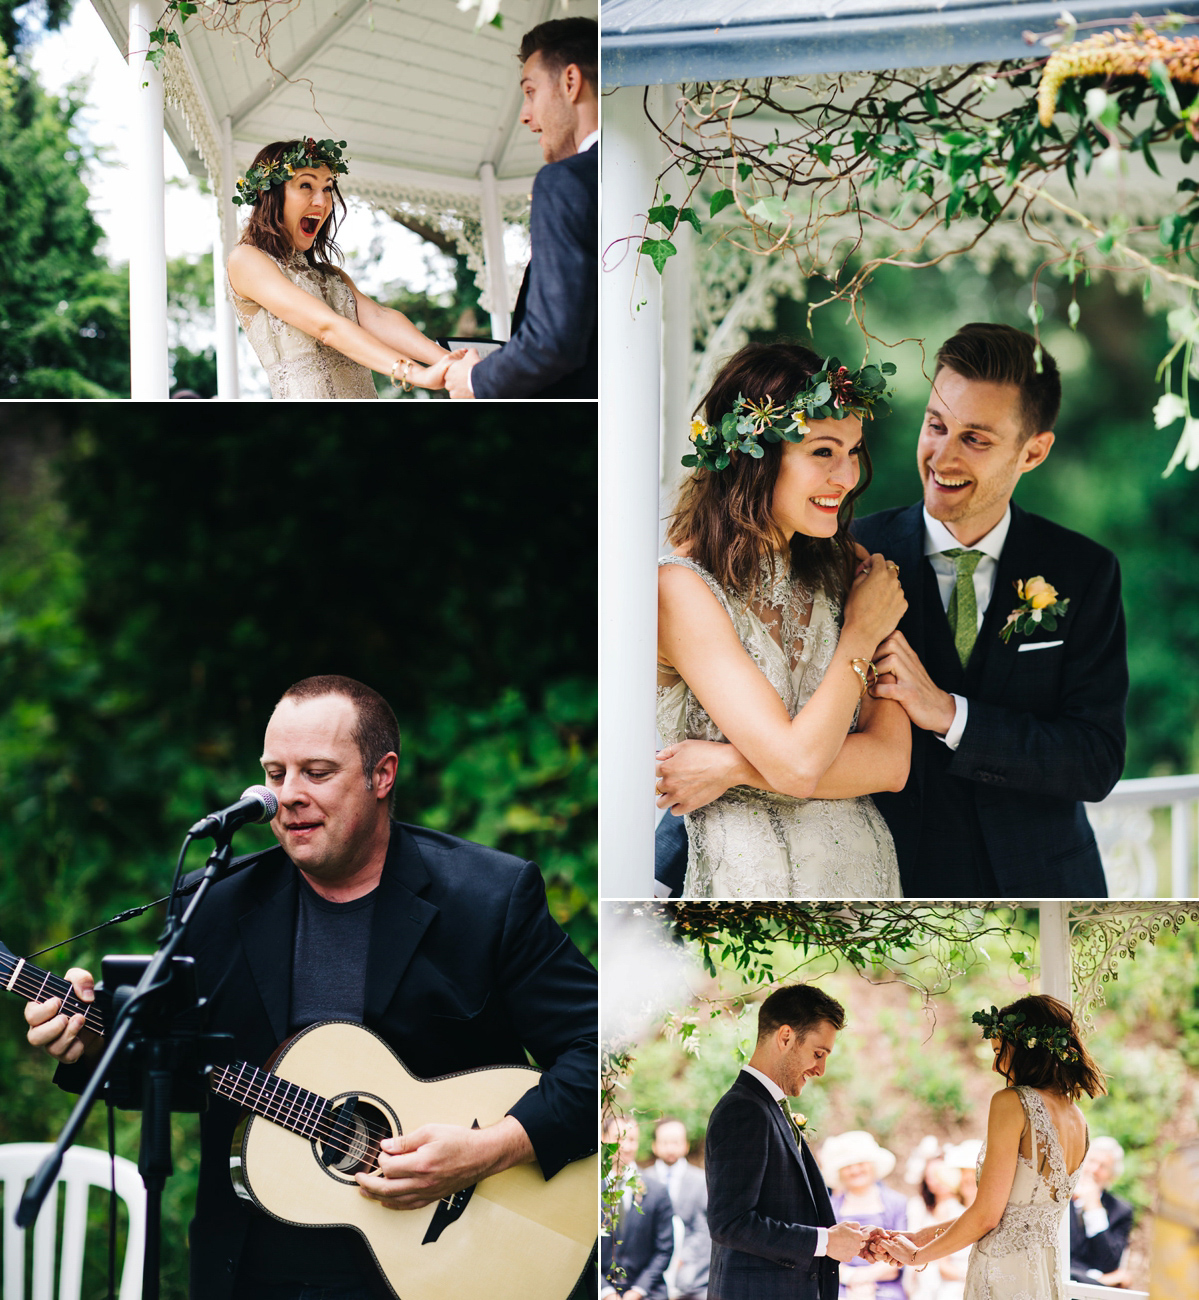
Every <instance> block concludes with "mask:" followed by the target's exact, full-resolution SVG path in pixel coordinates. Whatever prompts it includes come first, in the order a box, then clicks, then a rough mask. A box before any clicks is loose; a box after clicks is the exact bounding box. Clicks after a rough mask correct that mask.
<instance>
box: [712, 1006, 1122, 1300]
mask: <svg viewBox="0 0 1199 1300" xmlns="http://www.w3.org/2000/svg"><path fill="white" fill-rule="evenodd" d="M972 1019H973V1021H974V1023H975V1024H978V1025H979V1026H980V1027H981V1028H982V1032H983V1036H984V1037H985V1038H988V1039H990V1042H991V1048H992V1050H993V1051H994V1053H995V1055H994V1060H993V1062H992V1067H991V1068H992V1069H993V1070H994V1072H995V1073H996V1074H998V1075H999V1076H1000V1077H1001V1078H1002V1079H1003V1080H1004V1081H1005V1085H1006V1086H1005V1087H1004V1088H1003V1089H1002V1090H1001V1091H999V1092H997V1093H996V1094H995V1096H994V1097H993V1098H992V1099H991V1108H990V1114H989V1116H988V1119H987V1140H986V1143H985V1145H984V1147H983V1150H982V1153H981V1155H980V1169H979V1183H978V1194H977V1196H976V1197H975V1199H974V1201H973V1202H972V1204H971V1205H970V1206H969V1207H968V1208H967V1209H965V1210H964V1211H963V1212H962V1214H961V1215H960V1216H959V1217H958V1218H956V1219H954V1220H953V1221H952V1222H950V1223H942V1224H932V1225H930V1226H929V1227H927V1228H923V1229H921V1230H920V1231H919V1232H913V1233H909V1234H903V1233H898V1232H892V1231H888V1230H887V1229H884V1228H877V1227H869V1226H864V1225H862V1224H861V1223H858V1222H855V1221H847V1222H841V1223H838V1222H837V1221H836V1214H835V1212H834V1210H833V1205H832V1201H831V1199H830V1197H829V1193H828V1190H827V1188H826V1186H825V1181H824V1178H823V1176H822V1174H821V1172H820V1169H819V1167H818V1165H817V1163H816V1160H815V1157H814V1156H813V1155H812V1152H811V1150H810V1149H809V1147H808V1142H807V1137H808V1136H809V1134H808V1132H807V1127H808V1126H807V1122H806V1120H805V1119H804V1118H803V1117H802V1116H800V1115H795V1114H792V1112H791V1110H790V1107H789V1105H788V1098H790V1097H798V1096H799V1095H800V1093H801V1092H802V1090H803V1088H804V1086H805V1084H807V1083H808V1082H809V1081H810V1080H812V1079H818V1078H819V1077H820V1076H821V1075H822V1074H823V1073H824V1071H825V1065H826V1062H827V1060H828V1058H829V1055H830V1054H831V1053H832V1051H833V1050H834V1048H835V1046H836V1041H837V1035H838V1033H839V1032H840V1031H841V1030H842V1029H843V1028H844V1026H845V1011H844V1008H843V1007H842V1006H841V1004H840V1003H839V1002H837V1001H836V999H834V998H831V997H829V996H828V994H826V993H824V992H823V991H821V990H820V989H818V988H816V987H815V986H814V985H807V984H794V985H788V986H784V987H783V988H780V989H777V990H776V991H775V992H774V993H772V994H771V995H770V996H769V997H768V998H767V999H766V1000H765V1001H764V1002H763V1003H762V1004H761V1006H760V1007H759V1009H758V1038H757V1043H756V1045H755V1048H754V1052H753V1055H752V1056H751V1057H750V1061H749V1064H748V1065H746V1066H744V1067H743V1068H742V1070H741V1072H740V1074H739V1075H738V1076H737V1078H736V1080H735V1081H734V1083H733V1085H732V1086H731V1087H730V1088H729V1090H728V1092H726V1093H725V1095H724V1096H723V1097H722V1098H721V1099H720V1101H719V1102H718V1103H717V1104H716V1108H715V1109H714V1110H713V1112H712V1115H711V1118H710V1120H709V1121H708V1133H707V1142H706V1147H705V1158H704V1163H705V1169H706V1173H707V1181H708V1228H709V1231H710V1233H711V1237H712V1263H711V1271H710V1274H709V1279H708V1300H776V1298H777V1300H836V1296H837V1294H838V1287H839V1277H840V1271H841V1270H840V1267H839V1266H840V1265H845V1264H849V1263H850V1261H854V1260H858V1259H860V1260H863V1261H865V1262H866V1263H868V1264H872V1265H876V1266H878V1269H877V1275H876V1276H877V1280H879V1281H881V1280H883V1279H884V1277H886V1278H893V1277H895V1276H896V1275H897V1271H898V1270H899V1269H900V1268H904V1267H910V1268H916V1269H922V1268H923V1267H924V1266H925V1265H926V1264H929V1263H932V1262H933V1261H934V1260H938V1259H942V1258H944V1257H945V1256H948V1255H952V1254H955V1253H956V1252H957V1251H959V1250H962V1249H964V1248H965V1247H967V1246H970V1245H973V1247H974V1248H973V1250H972V1251H971V1253H970V1262H969V1265H968V1267H967V1272H966V1285H965V1296H964V1300H1028V1298H1029V1297H1036V1300H1060V1297H1061V1296H1062V1286H1061V1281H1060V1279H1061V1277H1062V1276H1063V1269H1062V1267H1061V1261H1060V1260H1059V1258H1058V1251H1059V1240H1060V1236H1061V1233H1060V1228H1061V1222H1062V1216H1063V1215H1064V1214H1065V1213H1066V1212H1067V1209H1068V1208H1069V1205H1070V1198H1071V1195H1072V1193H1073V1191H1074V1187H1075V1185H1076V1184H1077V1182H1078V1179H1079V1177H1080V1174H1081V1171H1082V1164H1083V1160H1084V1158H1085V1156H1086V1153H1087V1149H1088V1146H1089V1138H1088V1133H1087V1125H1086V1120H1085V1119H1084V1118H1083V1115H1082V1112H1081V1111H1080V1110H1079V1108H1078V1106H1077V1105H1076V1104H1075V1103H1076V1101H1077V1099H1078V1097H1079V1096H1081V1094H1082V1093H1084V1092H1085V1093H1086V1094H1087V1095H1088V1096H1090V1097H1094V1096H1096V1095H1097V1094H1099V1093H1103V1092H1106V1088H1105V1086H1104V1080H1103V1073H1102V1071H1101V1070H1100V1069H1099V1068H1098V1066H1097V1065H1096V1064H1095V1062H1094V1061H1093V1060H1092V1059H1091V1057H1090V1055H1089V1053H1088V1052H1087V1049H1086V1047H1085V1046H1084V1045H1083V1043H1082V1041H1081V1039H1080V1037H1079V1032H1078V1027H1077V1025H1076V1024H1075V1022H1074V1018H1073V1016H1072V1014H1071V1012H1070V1009H1069V1008H1068V1007H1067V1006H1066V1005H1065V1004H1064V1003H1062V1002H1059V1001H1058V1000H1057V999H1056V998H1052V997H1048V996H1046V995H1043V994H1036V995H1031V996H1028V997H1023V998H1020V999H1018V1000H1017V1001H1016V1002H1013V1003H1011V1004H1009V1005H1008V1006H1005V1007H1003V1008H995V1007H992V1008H991V1009H990V1010H989V1011H978V1012H975V1013H974V1015H973V1017H972ZM859 1267H860V1266H859ZM854 1271H855V1272H857V1271H858V1269H857V1268H855V1269H854Z"/></svg>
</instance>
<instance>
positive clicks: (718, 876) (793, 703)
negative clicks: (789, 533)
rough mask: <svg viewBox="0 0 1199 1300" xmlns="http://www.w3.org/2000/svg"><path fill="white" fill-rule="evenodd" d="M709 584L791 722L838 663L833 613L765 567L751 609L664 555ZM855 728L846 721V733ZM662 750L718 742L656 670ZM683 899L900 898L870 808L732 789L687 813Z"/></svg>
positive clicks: (694, 703)
mask: <svg viewBox="0 0 1199 1300" xmlns="http://www.w3.org/2000/svg"><path fill="white" fill-rule="evenodd" d="M658 563H659V564H678V565H681V566H682V567H683V568H686V569H690V570H691V571H692V572H693V573H697V574H699V576H700V577H701V578H702V579H703V580H704V582H706V583H707V585H708V587H709V588H710V589H711V591H712V593H713V595H715V597H716V599H717V600H718V601H720V604H721V606H722V608H723V609H724V611H725V613H726V614H727V615H728V616H729V618H730V620H731V621H732V624H733V627H734V628H735V629H736V632H737V637H738V639H739V640H740V642H741V644H742V645H743V646H744V647H745V651H746V653H747V654H748V655H749V656H750V658H751V659H753V661H754V663H755V664H757V666H758V668H759V669H760V670H761V671H762V673H763V675H764V676H765V677H766V679H767V680H768V681H769V682H770V684H771V686H773V687H774V689H775V690H776V691H777V692H778V694H779V697H780V698H781V699H782V701H783V703H784V704H785V705H786V706H787V712H788V713H789V714H790V715H791V717H795V715H796V714H797V713H798V712H799V711H800V709H802V708H803V706H804V705H805V704H806V703H807V702H808V701H809V700H810V699H811V698H812V695H813V693H814V692H815V690H816V688H817V687H818V686H819V685H820V683H821V681H822V680H823V678H824V674H825V672H826V671H827V669H828V666H829V664H831V663H832V661H833V655H834V654H835V653H836V649H837V641H838V640H839V638H840V634H841V633H840V626H839V616H840V610H839V608H838V607H837V605H836V603H835V602H834V601H831V600H830V599H829V598H828V596H827V595H826V594H825V593H824V592H823V591H817V592H815V593H814V594H812V593H809V592H807V591H805V590H804V589H803V588H802V587H801V586H800V585H799V583H798V582H796V581H795V580H794V579H793V578H792V577H791V576H790V575H789V574H787V573H783V572H782V571H781V566H776V571H775V574H774V575H773V577H772V576H771V573H770V566H769V565H768V564H766V563H763V566H762V572H761V581H760V584H759V587H758V591H757V594H756V596H755V598H754V601H753V603H752V604H751V605H750V606H749V607H748V608H746V606H745V602H744V600H743V598H742V597H740V596H738V595H737V594H736V593H735V592H731V591H726V590H725V589H724V588H723V587H721V585H720V584H719V583H718V582H717V581H716V579H715V578H714V577H713V576H712V575H711V574H710V573H708V572H707V571H706V570H705V569H702V568H701V567H700V566H699V565H698V564H696V563H695V561H694V560H690V559H686V558H684V557H683V556H679V555H669V556H666V557H665V558H663V559H661V560H659V561H658ZM854 725H855V726H856V717H855V723H854ZM658 732H659V734H660V735H661V737H662V739H663V741H664V742H665V743H666V744H668V745H672V744H676V743H677V742H678V741H680V740H685V739H691V740H721V741H723V740H724V739H725V737H724V735H723V733H722V732H721V731H720V728H719V727H717V725H716V724H715V723H714V722H713V721H712V719H711V717H710V716H709V715H708V712H707V710H706V709H705V708H704V706H703V705H702V704H701V703H700V702H699V700H698V699H696V697H695V696H694V695H693V694H692V692H691V690H690V689H689V687H688V686H687V683H686V682H685V681H683V679H682V678H681V677H680V676H679V675H678V673H676V672H675V671H674V670H673V669H668V668H665V667H664V666H661V665H659V669H658ZM686 821H687V839H688V851H687V879H686V883H685V885H684V887H683V894H684V896H685V897H687V898H899V897H901V893H900V886H899V866H898V864H897V862H896V859H895V845H894V844H893V843H892V840H891V832H890V831H889V830H888V829H887V824H886V822H884V821H883V819H882V815H881V814H880V813H879V811H878V809H877V808H876V807H875V806H874V802H873V801H872V800H871V799H870V798H869V797H868V796H862V797H860V798H857V799H796V798H793V797H792V796H791V795H786V794H775V793H773V792H770V791H766V790H754V789H751V788H750V787H749V786H736V787H735V788H733V789H731V790H728V791H726V793H725V794H723V795H722V796H721V797H720V798H719V799H717V800H715V801H714V802H712V803H710V804H708V805H706V806H705V807H703V808H697V809H696V810H695V812H693V813H688V814H687V817H686Z"/></svg>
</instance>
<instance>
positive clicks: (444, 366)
mask: <svg viewBox="0 0 1199 1300" xmlns="http://www.w3.org/2000/svg"><path fill="white" fill-rule="evenodd" d="M464 356H466V349H465V348H459V349H458V350H457V351H456V352H447V353H446V354H445V355H444V356H443V357H439V358H438V359H437V360H436V361H435V362H434V363H433V364H432V365H431V366H413V367H412V369H411V370H410V371H409V372H408V382H409V383H410V384H414V385H415V386H416V387H417V388H432V389H438V388H444V387H445V372H446V371H447V370H448V369H449V368H450V367H451V366H452V365H453V364H454V362H455V361H460V360H461V359H462V358H463V357H464Z"/></svg>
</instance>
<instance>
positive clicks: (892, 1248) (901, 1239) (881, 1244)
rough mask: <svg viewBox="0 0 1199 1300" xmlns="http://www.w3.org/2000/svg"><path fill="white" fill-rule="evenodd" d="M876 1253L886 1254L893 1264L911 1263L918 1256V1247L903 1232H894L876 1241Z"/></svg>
mask: <svg viewBox="0 0 1199 1300" xmlns="http://www.w3.org/2000/svg"><path fill="white" fill-rule="evenodd" d="M874 1248H875V1253H876V1254H879V1255H882V1256H884V1257H885V1258H886V1259H887V1260H889V1261H890V1262H891V1263H892V1264H898V1265H904V1264H910V1263H911V1262H912V1260H913V1259H914V1258H915V1256H916V1250H917V1247H916V1246H915V1245H913V1243H912V1242H910V1241H909V1240H908V1239H907V1238H906V1237H905V1236H903V1234H902V1233H898V1232H892V1233H888V1234H887V1236H885V1237H882V1238H880V1239H879V1240H878V1241H877V1242H875V1243H874Z"/></svg>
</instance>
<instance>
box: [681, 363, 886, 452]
mask: <svg viewBox="0 0 1199 1300" xmlns="http://www.w3.org/2000/svg"><path fill="white" fill-rule="evenodd" d="M894 373H895V366H894V364H893V363H892V362H890V361H884V362H883V363H882V365H881V366H863V367H862V368H861V370H854V371H850V370H849V369H848V368H847V367H845V366H843V365H842V364H841V363H840V362H839V361H838V360H837V358H836V357H829V358H828V360H827V361H825V363H824V369H823V370H821V371H820V372H819V374H815V375H813V376H812V377H811V378H810V379H808V380H807V381H806V382H805V384H804V386H803V387H802V388H801V389H800V390H799V392H798V393H796V395H795V396H794V397H793V398H791V400H790V401H788V402H779V403H776V402H775V400H774V398H772V397H765V398H763V399H762V400H761V401H757V402H753V401H750V400H749V399H748V398H746V397H743V396H742V395H741V394H740V393H738V394H737V400H736V401H735V402H734V403H733V409H732V410H731V411H729V412H728V413H727V414H726V415H723V416H722V417H721V419H720V423H719V425H711V424H705V423H704V421H703V420H692V421H691V441H692V443H693V444H694V446H695V451H694V452H693V453H690V454H688V455H686V456H684V457H683V464H684V465H686V466H687V467H688V468H690V467H691V466H693V465H698V466H699V467H700V468H702V469H709V470H713V471H715V470H721V469H724V467H725V466H726V465H727V464H728V463H729V461H730V460H731V459H732V454H733V452H735V451H740V452H744V453H745V454H746V455H747V456H752V457H753V458H754V460H760V459H761V458H762V456H763V454H764V452H763V449H762V440H763V439H764V440H765V441H766V442H803V440H804V435H805V434H806V433H807V432H808V421H809V420H844V419H845V417H846V416H848V415H857V416H860V417H861V418H862V419H865V418H866V417H867V416H872V415H874V414H875V413H876V408H877V414H879V415H888V414H889V413H890V410H891V408H890V406H888V405H887V399H888V398H889V397H890V396H891V393H890V391H889V390H888V388H887V378H886V377H887V376H888V375H893V374H894Z"/></svg>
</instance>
